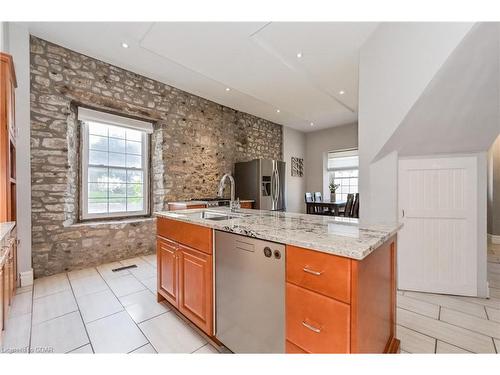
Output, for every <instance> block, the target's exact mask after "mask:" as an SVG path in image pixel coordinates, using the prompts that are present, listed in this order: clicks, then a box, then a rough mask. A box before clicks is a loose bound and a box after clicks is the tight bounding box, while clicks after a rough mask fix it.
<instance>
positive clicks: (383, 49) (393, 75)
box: [358, 22, 473, 224]
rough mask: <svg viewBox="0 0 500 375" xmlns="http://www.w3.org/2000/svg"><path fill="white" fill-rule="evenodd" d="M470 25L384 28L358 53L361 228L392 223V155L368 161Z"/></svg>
mask: <svg viewBox="0 0 500 375" xmlns="http://www.w3.org/2000/svg"><path fill="white" fill-rule="evenodd" d="M472 25H473V24H472V23H420V22H416V23H383V24H381V26H379V27H378V28H377V30H375V32H374V33H373V34H372V35H371V37H370V38H369V39H368V40H367V42H366V43H365V45H364V46H363V47H362V49H361V52H360V65H359V117H358V123H359V150H360V155H359V156H360V181H359V184H360V185H359V189H360V200H361V201H360V202H361V205H360V220H361V223H367V224H368V223H375V222H394V221H396V220H397V209H396V206H397V199H396V197H397V153H391V154H388V155H387V156H385V157H384V158H383V159H381V160H379V161H377V162H376V163H373V160H374V158H375V156H376V155H377V153H378V152H379V151H380V149H381V148H382V147H383V146H384V144H385V143H386V142H387V140H388V139H389V138H390V137H391V135H392V134H393V133H394V131H395V130H396V129H397V128H398V126H399V125H400V124H401V122H402V120H403V119H404V117H405V116H406V114H407V113H408V111H409V110H410V108H411V107H412V106H413V104H414V103H415V101H416V100H417V99H418V98H419V96H420V95H421V93H422V92H423V90H424V89H425V87H426V86H427V85H428V84H429V82H430V80H431V79H432V78H433V77H434V75H435V74H436V72H437V71H438V69H439V68H440V67H441V66H442V65H443V63H444V62H445V60H446V59H447V58H448V56H449V55H450V53H451V52H452V51H453V49H454V48H455V47H456V46H457V45H458V43H459V42H460V41H461V40H462V39H463V37H464V36H465V34H466V33H467V32H468V31H469V30H470V28H471V27H472Z"/></svg>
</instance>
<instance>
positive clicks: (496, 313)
mask: <svg viewBox="0 0 500 375" xmlns="http://www.w3.org/2000/svg"><path fill="white" fill-rule="evenodd" d="M486 313H487V314H488V319H489V320H493V321H494V322H499V323H500V310H498V309H492V308H491V307H488V306H486Z"/></svg>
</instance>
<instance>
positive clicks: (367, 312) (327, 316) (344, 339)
mask: <svg viewBox="0 0 500 375" xmlns="http://www.w3.org/2000/svg"><path fill="white" fill-rule="evenodd" d="M286 257H287V258H286V280H287V282H286V340H287V345H286V350H287V353H393V352H398V351H399V341H398V340H397V339H396V338H395V321H396V313H395V309H396V282H395V280H396V279H395V264H396V263H395V257H396V237H395V236H394V237H392V238H390V239H388V240H387V241H386V242H385V243H384V244H383V245H381V246H380V247H379V248H377V249H376V250H375V251H374V252H372V253H371V254H370V255H368V256H367V257H366V258H365V259H363V260H354V259H349V258H343V257H339V256H335V255H331V254H326V253H321V252H317V251H311V250H308V249H303V248H299V247H296V246H287V254H286Z"/></svg>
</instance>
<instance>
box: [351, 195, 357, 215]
mask: <svg viewBox="0 0 500 375" xmlns="http://www.w3.org/2000/svg"><path fill="white" fill-rule="evenodd" d="M352 217H356V218H359V193H356V196H355V197H354V204H353V206H352Z"/></svg>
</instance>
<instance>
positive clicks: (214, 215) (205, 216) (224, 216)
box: [189, 211, 248, 221]
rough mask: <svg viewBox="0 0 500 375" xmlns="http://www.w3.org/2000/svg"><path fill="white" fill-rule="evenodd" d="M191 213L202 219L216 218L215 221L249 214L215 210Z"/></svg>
mask: <svg viewBox="0 0 500 375" xmlns="http://www.w3.org/2000/svg"><path fill="white" fill-rule="evenodd" d="M189 215H190V216H191V215H192V216H195V217H198V218H200V219H205V220H214V221H221V220H229V219H236V218H239V217H245V216H248V215H244V214H235V213H225V212H214V211H201V212H196V213H193V214H189Z"/></svg>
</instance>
